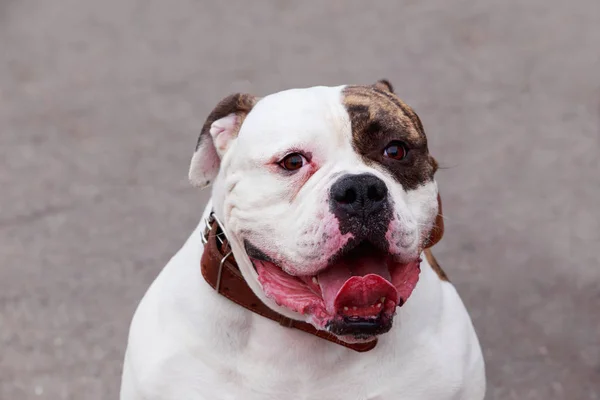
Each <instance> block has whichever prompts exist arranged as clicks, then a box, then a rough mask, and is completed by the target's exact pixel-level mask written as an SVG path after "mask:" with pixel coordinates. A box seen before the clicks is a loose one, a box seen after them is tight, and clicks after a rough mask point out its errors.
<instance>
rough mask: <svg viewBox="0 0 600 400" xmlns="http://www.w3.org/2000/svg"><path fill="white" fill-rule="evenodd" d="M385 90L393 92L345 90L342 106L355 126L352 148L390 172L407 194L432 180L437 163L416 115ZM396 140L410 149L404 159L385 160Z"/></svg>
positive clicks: (374, 88) (375, 88)
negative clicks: (389, 147)
mask: <svg viewBox="0 0 600 400" xmlns="http://www.w3.org/2000/svg"><path fill="white" fill-rule="evenodd" d="M384 86H385V87H384ZM386 87H387V88H389V89H391V85H389V86H387V85H382V84H379V85H378V84H376V85H373V86H348V87H346V88H345V89H344V90H343V96H344V98H343V103H344V106H345V107H346V110H347V111H348V114H349V115H350V122H351V124H352V145H353V147H354V149H355V150H356V151H357V152H358V154H360V155H361V156H362V158H363V159H364V160H365V161H366V162H368V163H377V164H379V165H381V166H383V167H384V168H385V169H387V170H388V171H389V172H390V173H391V174H392V175H393V176H394V177H395V179H396V180H397V181H398V182H399V183H400V184H401V185H402V186H403V187H404V189H405V190H412V189H416V188H417V187H418V186H420V185H422V184H424V183H427V182H429V181H431V180H432V179H433V174H434V173H435V171H436V170H437V163H436V162H435V160H434V159H433V157H431V156H430V155H429V150H428V149H427V137H426V136H425V132H424V130H423V125H422V124H421V120H420V119H419V117H418V116H417V114H416V113H415V112H414V111H413V110H412V109H411V108H410V107H409V106H407V105H406V104H404V103H403V102H402V100H400V99H399V98H398V97H397V96H396V95H395V94H394V93H393V92H392V91H391V90H386ZM394 140H399V141H402V142H404V143H405V144H406V145H407V148H408V153H407V156H406V158H405V159H403V160H400V161H398V160H393V159H389V158H387V157H385V156H384V150H385V148H386V146H387V145H388V144H389V143H390V142H392V141H394Z"/></svg>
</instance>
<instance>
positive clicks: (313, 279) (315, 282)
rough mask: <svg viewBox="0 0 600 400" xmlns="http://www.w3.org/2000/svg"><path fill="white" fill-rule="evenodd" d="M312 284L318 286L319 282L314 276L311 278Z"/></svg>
mask: <svg viewBox="0 0 600 400" xmlns="http://www.w3.org/2000/svg"><path fill="white" fill-rule="evenodd" d="M312 282H313V283H314V284H315V285H318V284H319V280H318V279H317V277H316V276H313V277H312Z"/></svg>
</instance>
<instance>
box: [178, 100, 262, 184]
mask: <svg viewBox="0 0 600 400" xmlns="http://www.w3.org/2000/svg"><path fill="white" fill-rule="evenodd" d="M257 101H258V99H257V98H256V97H254V96H252V95H249V94H244V93H236V94H232V95H230V96H227V97H226V98H224V99H223V100H221V101H220V102H219V104H217V106H216V107H215V109H214V110H213V111H212V112H211V113H210V114H209V115H208V118H207V119H206V122H205V123H204V125H203V126H202V131H201V132H200V137H198V143H197V144H196V151H195V152H194V155H193V156H192V163H191V165H190V172H189V179H190V182H191V183H192V185H194V186H197V187H200V188H204V187H206V186H208V185H210V183H211V182H212V181H213V179H215V177H216V176H217V173H218V172H219V166H220V165H221V158H222V157H223V155H224V154H225V152H226V151H227V149H228V148H229V145H230V144H231V142H232V140H233V139H235V138H236V137H237V134H238V132H239V131H240V127H241V126H242V122H243V121H244V119H245V118H246V115H248V113H249V112H250V110H252V107H254V105H255V104H256V102H257Z"/></svg>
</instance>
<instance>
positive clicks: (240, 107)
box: [196, 93, 258, 150]
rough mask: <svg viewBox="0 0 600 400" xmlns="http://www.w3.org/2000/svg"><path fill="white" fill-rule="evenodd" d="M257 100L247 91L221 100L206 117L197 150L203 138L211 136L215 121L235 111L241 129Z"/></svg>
mask: <svg viewBox="0 0 600 400" xmlns="http://www.w3.org/2000/svg"><path fill="white" fill-rule="evenodd" d="M257 101H258V99H257V98H256V97H255V96H252V95H250V94H246V93H235V94H231V95H229V96H227V97H225V98H224V99H223V100H221V101H220V102H219V104H217V106H216V107H215V108H214V110H212V112H211V113H210V114H209V115H208V117H207V118H206V121H205V122H204V125H203V126H202V130H201V131H200V136H198V142H197V143H196V150H198V148H199V147H200V143H201V142H202V141H203V140H205V139H206V138H209V137H210V135H209V134H208V132H209V131H210V126H211V125H212V124H213V122H215V121H217V120H219V119H221V118H224V117H226V116H228V115H229V114H233V113H235V114H236V115H237V116H238V123H237V124H238V126H237V128H238V129H239V128H240V126H242V122H243V121H244V118H246V115H248V113H249V112H250V110H252V107H254V105H255V104H256V102H257Z"/></svg>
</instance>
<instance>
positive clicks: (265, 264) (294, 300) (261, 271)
mask: <svg viewBox="0 0 600 400" xmlns="http://www.w3.org/2000/svg"><path fill="white" fill-rule="evenodd" d="M245 244H246V246H245V247H246V249H250V254H248V255H249V258H250V260H251V262H252V264H253V267H254V270H255V271H256V273H257V277H258V281H259V283H260V284H261V287H262V289H263V292H264V293H265V295H266V296H267V297H268V298H269V299H270V300H272V301H274V302H275V303H276V304H277V305H279V306H283V307H286V308H288V309H290V310H292V311H294V312H298V313H300V314H302V315H305V316H306V317H307V322H310V323H312V324H313V325H315V326H316V327H318V328H321V329H325V330H329V327H331V322H332V321H334V320H338V322H339V320H340V319H343V318H348V317H350V318H366V319H369V320H372V319H377V318H380V317H382V316H384V317H385V318H384V319H385V320H386V321H391V319H392V318H393V316H394V313H395V309H396V307H397V306H402V305H403V304H404V302H405V301H406V299H407V298H408V296H409V295H410V293H411V292H412V290H413V289H414V286H415V285H416V281H417V280H418V273H419V263H420V259H417V260H415V261H413V262H410V263H399V262H398V259H399V257H397V256H395V255H391V254H387V253H385V254H384V253H383V252H380V250H377V251H379V252H380V253H379V254H380V255H382V256H383V255H384V256H385V257H386V259H387V260H388V261H387V262H388V263H390V264H388V267H387V268H389V269H390V270H392V269H393V271H392V272H390V274H388V275H387V276H388V278H382V277H381V276H379V278H375V277H374V278H369V279H375V281H372V280H371V281H370V282H380V283H377V284H375V283H374V284H375V285H376V286H375V287H380V289H376V290H380V291H382V293H385V294H386V296H385V297H389V298H380V297H377V296H375V297H374V296H372V295H369V294H363V295H360V294H357V293H364V292H362V291H364V290H367V291H368V290H369V289H367V288H368V287H369V284H368V283H366V282H365V283H360V282H356V283H353V284H352V286H350V287H349V288H346V289H345V290H346V295H345V297H344V298H345V299H346V300H340V301H338V302H337V303H334V302H333V300H335V299H337V298H338V296H340V295H341V294H340V293H341V292H342V290H341V289H342V287H343V286H344V284H345V283H348V282H349V281H350V279H349V278H351V276H348V277H347V278H348V279H346V278H344V277H343V276H342V277H341V278H340V279H342V281H341V283H339V284H338V285H339V286H335V284H334V286H329V289H330V290H332V291H333V294H332V292H329V293H328V294H329V296H327V295H325V296H324V293H323V285H322V283H323V282H321V279H324V278H323V276H324V275H323V273H325V272H328V271H331V269H332V268H339V265H338V263H340V259H342V260H343V259H344V257H352V256H353V255H356V254H357V252H359V251H360V249H359V250H354V249H355V248H358V247H359V246H358V245H357V246H354V247H353V249H351V250H348V251H346V252H345V253H346V255H345V256H342V257H338V258H335V259H332V260H331V261H332V262H331V263H329V264H328V266H327V267H325V268H323V269H321V270H320V271H319V272H318V273H316V274H314V275H307V276H294V275H291V274H288V273H287V272H285V271H284V270H283V269H282V268H281V267H280V266H279V265H278V264H277V263H275V262H273V261H272V259H271V257H269V256H267V255H266V253H265V252H262V251H260V250H259V249H258V248H257V247H256V246H253V245H252V244H250V243H249V242H246V243H245ZM353 250H354V252H353ZM371 250H372V251H375V250H373V249H371ZM411 265H412V267H411ZM415 271H416V272H415ZM382 273H383V272H382ZM366 275H368V274H366ZM384 275H385V274H384ZM360 276H361V275H359V276H358V277H356V276H355V279H358V280H359V281H360V280H364V279H365V278H366V276H364V275H363V277H362V278H360ZM320 277H321V279H320ZM385 280H387V281H388V282H389V285H393V287H395V288H396V289H395V291H397V293H398V294H397V295H393V294H392V293H394V292H395V291H393V292H388V291H389V290H391V289H383V287H381V285H382V284H383V281H385ZM357 285H358V286H357ZM365 285H367V286H365ZM361 287H362V288H363V289H360V288H361ZM348 290H350V291H351V292H350V293H355V292H352V291H353V290H354V291H356V290H358V291H359V292H356V293H355V294H348V293H347V292H348ZM371 294H372V293H371ZM357 296H358V297H357ZM326 299H329V300H328V301H327V300H326ZM353 299H355V300H356V301H354V302H353ZM360 299H362V300H360ZM344 302H347V303H344ZM371 303H372V304H371ZM342 331H343V329H342V330H340V334H341V335H338V336H339V337H340V338H343V337H345V336H346V335H344V332H342ZM376 331H377V330H373V332H376ZM380 333H383V331H381V332H380ZM377 334H378V333H377ZM361 337H362V338H363V339H365V340H366V339H368V335H362V336H361ZM355 339H356V340H359V339H360V337H358V336H357V337H355ZM360 340H362V339H360Z"/></svg>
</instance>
